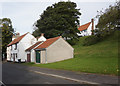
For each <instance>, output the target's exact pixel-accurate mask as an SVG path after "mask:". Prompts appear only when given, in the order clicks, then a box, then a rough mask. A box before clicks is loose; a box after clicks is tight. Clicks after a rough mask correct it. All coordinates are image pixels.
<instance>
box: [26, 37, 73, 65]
mask: <svg viewBox="0 0 120 86" xmlns="http://www.w3.org/2000/svg"><path fill="white" fill-rule="evenodd" d="M26 52H27V53H28V54H29V55H28V57H27V58H30V57H31V60H32V59H34V60H32V61H35V63H52V62H56V61H61V60H65V59H70V58H73V53H74V49H73V48H72V46H71V45H70V44H68V43H67V42H66V41H65V40H64V39H63V38H62V37H61V36H59V37H55V38H50V39H47V40H46V41H38V42H37V43H35V44H34V45H32V46H30V47H29V48H28V49H26ZM31 52H32V53H31Z"/></svg>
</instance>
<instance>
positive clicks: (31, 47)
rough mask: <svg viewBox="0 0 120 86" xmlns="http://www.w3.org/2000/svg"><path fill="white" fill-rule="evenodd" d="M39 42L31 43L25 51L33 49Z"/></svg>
mask: <svg viewBox="0 0 120 86" xmlns="http://www.w3.org/2000/svg"><path fill="white" fill-rule="evenodd" d="M40 43H42V41H39V42H36V43H35V44H33V45H32V46H30V47H29V48H27V49H26V50H25V51H30V50H31V49H33V48H34V47H36V46H37V45H39V44H40Z"/></svg>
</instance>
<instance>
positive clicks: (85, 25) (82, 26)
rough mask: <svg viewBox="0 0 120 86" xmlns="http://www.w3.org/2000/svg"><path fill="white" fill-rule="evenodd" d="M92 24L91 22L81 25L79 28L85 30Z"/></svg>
mask: <svg viewBox="0 0 120 86" xmlns="http://www.w3.org/2000/svg"><path fill="white" fill-rule="evenodd" d="M90 24H91V22H89V23H87V24H84V25H81V26H80V27H79V28H78V30H79V31H83V30H86V29H88V27H89V25H90Z"/></svg>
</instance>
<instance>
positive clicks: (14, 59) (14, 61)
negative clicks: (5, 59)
mask: <svg viewBox="0 0 120 86" xmlns="http://www.w3.org/2000/svg"><path fill="white" fill-rule="evenodd" d="M13 62H15V54H14V53H13Z"/></svg>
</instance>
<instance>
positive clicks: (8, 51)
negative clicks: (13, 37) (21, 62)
mask: <svg viewBox="0 0 120 86" xmlns="http://www.w3.org/2000/svg"><path fill="white" fill-rule="evenodd" d="M6 53H7V61H10V60H11V46H9V47H7V52H6Z"/></svg>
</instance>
